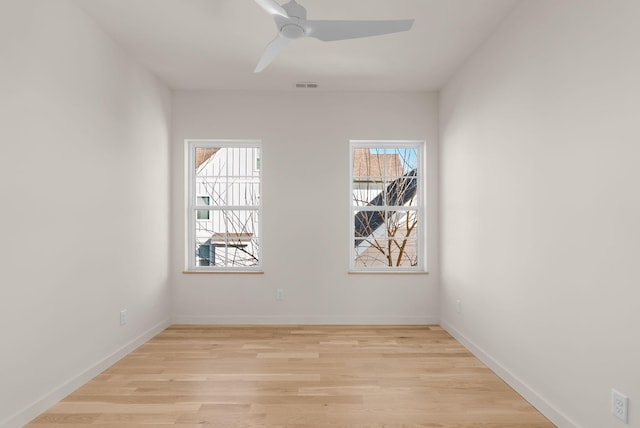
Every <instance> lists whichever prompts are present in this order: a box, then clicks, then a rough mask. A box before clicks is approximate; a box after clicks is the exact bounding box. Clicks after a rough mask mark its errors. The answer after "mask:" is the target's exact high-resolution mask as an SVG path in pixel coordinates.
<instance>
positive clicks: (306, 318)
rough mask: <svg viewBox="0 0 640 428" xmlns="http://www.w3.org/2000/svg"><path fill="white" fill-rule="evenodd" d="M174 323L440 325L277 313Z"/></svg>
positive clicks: (428, 320)
mask: <svg viewBox="0 0 640 428" xmlns="http://www.w3.org/2000/svg"><path fill="white" fill-rule="evenodd" d="M171 321H172V323H173V324H205V325H295V324H298V325H438V324H439V323H440V320H439V318H437V317H401V316H375V317H374V316H371V317H368V316H364V317H360V316H355V317H354V316H333V315H326V316H317V315H298V316H294V315H285V316H282V315H277V316H252V315H247V316H213V315H201V316H197V315H195V316H194V315H174V316H173V317H172V319H171Z"/></svg>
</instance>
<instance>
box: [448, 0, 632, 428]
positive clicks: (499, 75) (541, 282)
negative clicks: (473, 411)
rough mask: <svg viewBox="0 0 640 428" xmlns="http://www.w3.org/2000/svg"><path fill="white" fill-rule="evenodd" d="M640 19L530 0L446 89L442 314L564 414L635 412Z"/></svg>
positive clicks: (582, 422) (598, 4)
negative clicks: (614, 392) (618, 403)
mask: <svg viewBox="0 0 640 428" xmlns="http://www.w3.org/2000/svg"><path fill="white" fill-rule="evenodd" d="M638 22H640V2H636V1H624V0H614V1H597V0H592V1H586V0H562V1H558V0H536V1H524V2H522V3H520V4H519V6H517V7H516V9H515V10H514V12H513V13H512V15H511V16H510V17H509V18H508V19H507V20H506V21H505V22H503V24H502V25H501V26H500V27H499V29H498V30H497V31H496V32H495V33H494V34H493V36H492V37H491V38H490V39H489V40H488V41H487V42H486V43H485V44H484V45H483V46H482V47H481V48H480V49H479V51H477V52H476V54H475V55H474V56H473V57H472V58H471V59H470V60H469V61H468V62H467V64H466V65H465V66H464V67H463V68H462V69H461V70H460V71H459V72H458V73H457V74H456V76H455V77H454V78H453V79H452V80H451V81H450V82H449V83H448V84H447V85H446V87H445V88H444V90H443V91H442V93H441V109H440V126H441V128H440V129H441V172H442V175H441V195H442V200H441V203H442V205H441V219H442V222H441V225H442V232H441V239H442V247H441V248H442V252H441V258H442V290H441V315H442V321H443V324H444V325H445V326H446V327H447V328H448V329H449V330H450V331H451V332H453V333H454V334H455V335H456V336H457V337H459V338H461V339H462V340H463V342H464V343H466V344H468V345H469V346H470V347H471V348H472V349H474V350H475V351H476V352H477V353H478V354H479V355H481V356H482V357H483V358H484V359H485V361H487V362H489V363H490V364H491V365H492V367H494V368H496V369H497V370H498V371H499V372H500V373H501V374H502V375H503V376H505V377H506V378H507V379H509V381H510V382H511V383H512V384H513V385H515V386H516V387H518V389H520V391H522V392H523V393H524V394H525V396H527V398H529V399H530V400H531V401H533V402H534V403H535V404H536V405H538V406H539V407H540V408H541V409H543V410H544V411H545V413H546V414H547V415H548V416H549V417H551V418H552V420H553V421H554V422H555V423H556V424H558V425H559V426H561V427H568V426H572V425H575V426H579V427H594V428H599V427H618V426H626V425H624V424H622V423H621V422H620V421H618V420H617V419H614V418H613V416H611V414H610V389H611V388H612V387H615V388H617V389H619V390H620V391H621V392H623V393H626V394H627V395H628V396H629V397H630V400H631V404H630V420H629V425H628V426H633V427H640V364H639V362H640V340H638V327H639V326H640V311H639V310H638V303H639V302H640V281H639V280H638V278H639V276H638V265H639V260H640V190H639V187H638V184H639V183H640V107H639V106H640V55H639V42H640V25H638ZM457 299H460V300H461V304H462V313H461V314H457V313H456V311H455V302H456V300H457Z"/></svg>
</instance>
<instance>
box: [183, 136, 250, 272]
mask: <svg viewBox="0 0 640 428" xmlns="http://www.w3.org/2000/svg"><path fill="white" fill-rule="evenodd" d="M188 150H189V212H188V218H189V226H188V229H189V248H190V250H189V257H188V264H189V269H191V270H211V271H215V270H254V269H259V268H260V260H261V238H260V207H261V200H260V188H261V180H260V178H261V168H256V165H259V164H260V161H259V159H260V143H258V142H219V141H194V142H189V144H188Z"/></svg>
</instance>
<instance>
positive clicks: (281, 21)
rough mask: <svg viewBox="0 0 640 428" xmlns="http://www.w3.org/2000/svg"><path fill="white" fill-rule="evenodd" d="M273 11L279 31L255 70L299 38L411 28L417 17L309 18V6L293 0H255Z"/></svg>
mask: <svg viewBox="0 0 640 428" xmlns="http://www.w3.org/2000/svg"><path fill="white" fill-rule="evenodd" d="M255 2H256V3H258V4H259V5H260V6H261V7H262V8H263V9H264V10H265V11H266V12H267V13H269V14H270V15H271V16H272V17H273V20H274V21H275V22H276V26H277V27H278V35H277V36H276V38H275V39H273V40H272V41H271V43H269V44H268V45H267V48H266V49H265V51H264V54H262V58H260V61H259V62H258V65H257V66H256V69H255V70H254V72H255V73H260V72H261V71H262V70H264V69H265V68H266V67H267V66H268V65H269V64H271V62H272V61H273V60H274V59H275V57H276V56H277V55H278V53H280V51H282V49H284V47H285V46H287V45H288V44H289V43H290V42H292V41H293V40H295V39H299V38H302V37H314V38H316V39H319V40H323V41H325V42H329V41H334V40H345V39H355V38H359V37H370V36H379V35H381V34H390V33H398V32H400V31H407V30H409V29H410V28H411V26H412V25H413V19H400V20H384V21H328V20H325V21H312V20H307V10H306V9H305V8H304V7H302V6H300V5H299V4H298V3H296V0H291V1H289V3H286V4H283V5H280V4H279V3H277V2H276V1H275V0H255Z"/></svg>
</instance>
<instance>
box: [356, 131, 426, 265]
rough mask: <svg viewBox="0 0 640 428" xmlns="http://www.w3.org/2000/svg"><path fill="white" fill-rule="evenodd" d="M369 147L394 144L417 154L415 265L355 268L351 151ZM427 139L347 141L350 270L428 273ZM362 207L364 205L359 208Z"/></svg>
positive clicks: (373, 208) (372, 208) (375, 209)
mask: <svg viewBox="0 0 640 428" xmlns="http://www.w3.org/2000/svg"><path fill="white" fill-rule="evenodd" d="M372 147H374V148H375V147H380V148H384V147H387V148H388V147H393V148H416V149H417V150H418V153H417V159H416V161H417V165H416V166H417V169H418V173H417V176H416V180H417V182H418V193H417V204H416V211H417V216H418V232H417V236H416V246H417V251H418V260H417V261H418V265H417V266H407V267H402V266H392V267H389V266H385V267H383V266H375V267H366V266H365V267H356V266H355V265H354V263H355V258H356V249H355V247H354V245H353V242H354V239H355V225H354V217H353V212H354V208H355V206H354V205H353V190H354V189H353V151H354V149H356V148H372ZM426 152H427V149H426V142H425V141H424V140H350V141H349V249H350V250H349V257H350V259H349V273H385V274H388V273H414V274H415V273H427V254H426V250H427V245H426V242H427V240H426V236H427V235H426V226H427V220H426V216H427V192H426V187H427V186H426V182H425V177H426V169H425V168H426V165H427V162H426V157H427V153H426ZM358 208H363V207H358ZM379 209H380V208H379V207H371V211H377V210H379Z"/></svg>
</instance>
